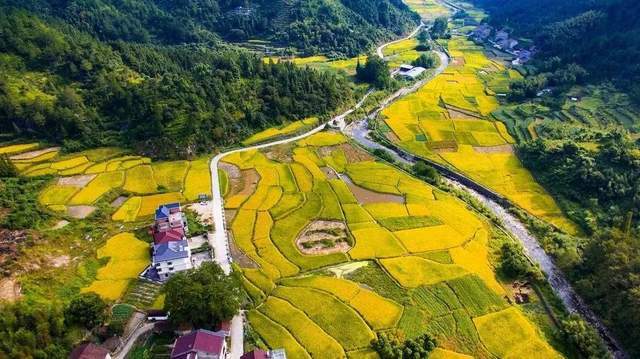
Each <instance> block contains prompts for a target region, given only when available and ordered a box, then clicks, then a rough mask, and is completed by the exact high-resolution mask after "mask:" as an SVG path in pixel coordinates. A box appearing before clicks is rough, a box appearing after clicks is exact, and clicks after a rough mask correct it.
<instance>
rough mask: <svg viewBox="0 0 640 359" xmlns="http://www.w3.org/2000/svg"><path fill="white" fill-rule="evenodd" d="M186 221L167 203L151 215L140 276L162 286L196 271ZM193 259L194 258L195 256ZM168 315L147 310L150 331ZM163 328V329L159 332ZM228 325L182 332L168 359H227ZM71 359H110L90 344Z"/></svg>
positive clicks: (255, 355)
mask: <svg viewBox="0 0 640 359" xmlns="http://www.w3.org/2000/svg"><path fill="white" fill-rule="evenodd" d="M188 233H189V228H188V225H187V218H186V216H185V214H184V212H183V211H182V208H181V206H180V204H179V203H169V204H164V205H161V206H160V207H158V208H157V209H156V211H155V217H154V223H153V225H152V226H151V228H150V234H151V235H152V237H153V252H152V263H151V266H149V267H148V268H147V269H146V270H145V272H143V274H142V275H143V276H144V277H145V278H147V279H151V280H154V281H159V282H164V281H166V280H167V279H169V278H171V276H173V275H174V274H175V273H178V272H181V271H185V270H189V269H192V268H194V267H197V265H196V262H197V261H196V259H195V258H194V257H193V256H192V253H191V249H190V247H189V241H188V240H187V235H188ZM196 256H197V254H196ZM168 319H169V314H168V313H167V312H164V311H158V310H150V311H148V313H147V320H148V321H151V322H157V323H156V325H155V326H154V328H155V329H154V330H160V331H163V330H166V327H167V326H166V324H167V323H166V320H168ZM162 328H165V329H162ZM230 330H231V323H230V322H222V323H220V324H219V325H218V327H217V328H216V330H215V331H211V330H206V329H198V330H194V331H190V332H188V333H186V334H185V333H184V332H182V334H183V335H181V336H179V337H178V338H177V339H176V340H175V342H174V344H173V346H172V349H171V355H170V358H171V359H226V358H228V357H230V353H229V350H228V347H229V345H228V341H229V336H230ZM69 357H70V358H71V359H111V354H110V351H109V349H107V348H106V347H104V346H101V345H96V344H94V343H84V344H81V345H79V346H77V347H75V348H74V349H73V351H72V352H71V354H70V356H69ZM286 357H287V356H286V352H285V350H284V349H276V350H270V351H264V350H260V349H255V350H252V351H250V352H248V353H244V354H243V355H242V356H241V359H286Z"/></svg>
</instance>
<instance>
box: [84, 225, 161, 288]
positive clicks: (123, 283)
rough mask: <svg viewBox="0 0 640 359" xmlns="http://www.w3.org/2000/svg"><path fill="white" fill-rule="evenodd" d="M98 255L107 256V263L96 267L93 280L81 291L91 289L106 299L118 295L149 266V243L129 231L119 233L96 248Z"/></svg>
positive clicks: (100, 256) (99, 256)
mask: <svg viewBox="0 0 640 359" xmlns="http://www.w3.org/2000/svg"><path fill="white" fill-rule="evenodd" d="M97 256H98V258H108V260H109V261H108V262H107V264H106V265H105V266H104V267H102V268H100V269H98V275H97V276H96V280H95V281H94V282H93V283H91V285H90V286H88V287H86V288H83V289H82V291H83V292H95V293H97V294H99V295H100V296H101V297H103V298H105V299H108V300H116V299H119V298H120V297H122V295H123V294H124V292H125V290H126V289H127V286H128V285H129V282H130V281H131V280H134V279H136V278H137V277H138V275H139V274H140V273H141V272H142V270H143V269H144V268H145V267H146V266H147V265H149V260H150V259H149V245H148V243H146V242H143V241H141V240H139V239H137V238H136V237H135V236H134V235H133V234H131V233H120V234H118V235H115V236H113V237H111V238H109V239H108V240H107V242H106V243H105V245H104V246H102V247H100V248H98V253H97Z"/></svg>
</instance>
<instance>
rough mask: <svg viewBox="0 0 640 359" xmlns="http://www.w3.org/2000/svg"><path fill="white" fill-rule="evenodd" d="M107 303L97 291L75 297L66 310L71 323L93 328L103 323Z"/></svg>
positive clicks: (66, 315) (65, 312)
mask: <svg viewBox="0 0 640 359" xmlns="http://www.w3.org/2000/svg"><path fill="white" fill-rule="evenodd" d="M106 309H107V304H106V303H105V302H104V301H103V300H102V298H100V296H99V295H97V294H96V293H84V294H80V295H79V296H77V297H75V298H73V299H72V300H71V303H69V306H68V307H67V309H65V311H64V318H65V320H66V321H67V323H69V324H77V325H80V326H82V327H84V328H86V329H92V328H95V327H96V326H98V325H99V324H102V322H103V320H104V313H105V310H106Z"/></svg>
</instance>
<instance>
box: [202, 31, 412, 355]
mask: <svg viewBox="0 0 640 359" xmlns="http://www.w3.org/2000/svg"><path fill="white" fill-rule="evenodd" d="M423 26H424V23H422V22H421V23H420V25H418V27H416V29H415V30H414V31H413V32H411V34H409V36H407V37H405V38H403V39H400V40H394V41H390V42H388V43H386V44H383V45H381V46H380V47H378V48H377V50H376V52H377V53H378V54H379V56H380V57H381V58H382V57H383V54H382V49H384V48H385V47H386V46H388V45H390V44H392V43H395V42H398V41H402V40H405V39H409V38H411V37H413V36H415V35H416V34H417V33H418V31H420V29H421V28H422V27H423ZM372 92H373V91H369V92H367V93H366V94H365V95H364V96H363V97H362V98H361V99H360V101H358V103H356V104H355V105H354V106H353V107H352V108H350V109H349V110H347V111H345V112H343V113H341V114H340V115H337V116H335V117H333V118H332V119H331V120H330V121H329V122H328V123H331V124H333V125H335V126H336V127H338V128H339V129H341V130H342V129H344V127H345V123H344V118H345V117H347V116H348V115H349V114H351V113H352V112H353V111H355V110H357V109H359V108H360V107H361V106H362V105H363V104H364V101H365V100H366V99H367V97H368V96H369V95H370V94H371V93H372ZM391 101H392V99H391V98H389V99H388V100H387V101H385V103H389V102H391ZM325 126H326V124H325V123H323V124H321V125H319V126H317V127H315V128H313V129H312V130H310V131H308V132H305V133H303V134H300V135H297V136H294V137H289V138H285V139H281V140H276V141H273V142H268V143H263V144H258V145H253V146H249V147H243V148H238V149H234V150H230V151H227V152H222V153H219V154H217V155H216V156H215V157H213V159H212V160H211V163H210V165H209V168H210V171H211V201H212V204H213V205H212V208H213V209H212V210H213V224H214V228H215V230H214V233H213V238H211V236H210V237H209V244H210V245H211V247H212V248H213V249H214V255H215V260H216V262H217V263H218V264H219V265H220V267H221V268H222V270H223V271H224V272H225V273H226V274H229V273H231V263H232V262H233V260H232V258H231V251H230V250H229V238H228V236H227V230H226V229H227V223H226V219H225V216H224V201H223V199H222V193H221V192H220V177H219V176H218V165H219V164H220V160H222V158H224V157H225V156H228V155H230V154H233V153H238V152H243V151H250V150H255V149H261V148H267V147H271V146H277V145H281V144H285V143H290V142H294V141H298V140H301V139H303V138H305V137H309V136H311V135H313V134H315V133H318V132H320V131H322V130H323V129H324V128H325ZM242 323H243V316H242V314H238V315H236V316H234V317H233V319H232V331H231V349H230V351H229V357H230V359H239V358H240V357H241V356H242V354H244V353H243V342H244V325H242Z"/></svg>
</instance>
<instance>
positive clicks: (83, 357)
mask: <svg viewBox="0 0 640 359" xmlns="http://www.w3.org/2000/svg"><path fill="white" fill-rule="evenodd" d="M107 354H109V351H108V350H107V349H105V348H103V347H101V346H98V345H95V344H93V343H85V344H82V345H79V346H77V347H75V348H74V349H73V351H72V352H71V354H70V355H69V358H71V359H104V358H105V357H106V356H107Z"/></svg>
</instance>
